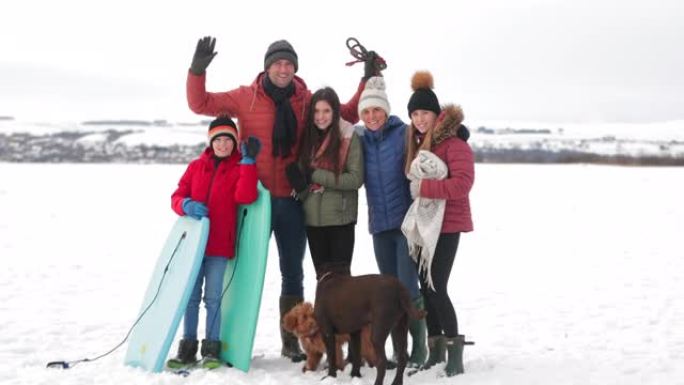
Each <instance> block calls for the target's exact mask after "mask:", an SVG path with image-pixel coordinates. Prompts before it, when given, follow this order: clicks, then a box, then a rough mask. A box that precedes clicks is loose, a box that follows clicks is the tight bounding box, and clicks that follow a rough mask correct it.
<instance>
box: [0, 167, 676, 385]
mask: <svg viewBox="0 0 684 385" xmlns="http://www.w3.org/2000/svg"><path fill="white" fill-rule="evenodd" d="M183 169H184V166H178V165H173V166H170V165H106V164H105V165H85V164H83V165H72V164H61V165H53V164H9V163H2V164H0V256H1V257H0V258H1V259H0V260H1V261H2V264H3V268H2V269H0V314H1V315H2V316H1V321H2V322H0V383H2V384H31V385H35V384H68V385H75V384H98V385H121V384H193V385H195V384H247V385H256V384H259V385H262V384H278V385H288V384H320V383H323V384H326V385H330V384H335V383H340V384H353V385H362V384H371V383H372V382H373V380H374V378H375V370H373V369H368V368H363V369H362V374H363V375H364V377H363V378H362V379H354V380H352V379H351V378H350V377H349V369H347V371H346V372H345V373H344V374H341V375H339V377H338V378H337V379H325V380H323V381H320V379H321V377H323V375H324V373H323V372H317V373H306V374H302V373H301V370H300V369H301V364H292V363H289V362H287V361H285V360H284V359H282V358H280V356H279V347H280V343H279V334H278V328H277V318H278V316H277V313H278V305H277V303H278V295H279V287H280V278H279V272H278V264H277V254H276V253H275V252H274V248H273V247H272V248H271V255H270V258H269V265H268V270H267V273H266V274H267V277H266V284H265V289H264V298H263V301H262V308H261V314H260V319H259V325H258V329H257V336H256V343H255V348H254V356H255V358H254V360H253V365H252V369H251V370H250V372H249V373H246V374H245V373H243V372H241V371H239V370H236V369H229V368H221V369H218V370H215V371H210V372H209V371H203V370H198V371H195V372H193V374H192V375H190V376H189V377H187V378H182V377H179V376H176V375H173V374H169V373H163V374H151V373H147V372H144V371H142V370H140V369H133V368H129V367H126V366H124V365H123V355H124V352H125V346H124V347H122V348H120V349H119V350H117V351H115V352H114V353H113V354H111V355H109V356H107V357H105V358H102V359H101V360H98V361H95V362H92V363H82V364H79V365H77V366H76V367H74V368H72V369H69V370H54V369H46V368H45V364H46V363H47V362H48V361H52V360H75V359H79V358H83V357H94V356H97V355H98V354H101V353H104V352H106V351H107V350H109V349H110V348H112V347H113V346H115V345H116V344H117V343H118V342H119V341H120V340H121V339H122V338H123V336H124V335H125V333H126V332H127V330H128V328H129V327H130V325H131V323H132V322H133V321H134V319H135V316H136V314H137V312H138V310H139V306H140V301H142V295H143V292H144V289H145V288H146V286H147V282H148V279H149V275H150V272H151V269H152V267H153V265H154V263H155V260H156V258H157V254H158V252H159V249H160V248H161V245H162V243H163V241H164V239H165V237H166V233H167V231H168V230H169V229H170V228H171V226H172V224H173V222H174V219H175V214H173V213H172V212H171V209H170V207H169V206H170V203H169V201H170V199H169V197H170V194H171V192H172V191H173V189H174V187H175V184H176V183H177V180H178V178H179V177H180V175H181V173H182V171H183ZM476 173H477V177H476V183H475V187H474V189H473V191H472V195H471V196H472V206H473V213H474V221H475V232H473V233H469V234H467V235H465V236H464V237H463V238H462V244H461V247H460V250H459V252H458V255H457V257H456V262H455V266H454V270H453V274H452V280H451V282H450V286H449V289H450V293H451V295H452V299H453V300H454V302H455V306H456V309H457V312H458V316H459V325H460V328H461V331H462V332H463V333H465V334H466V335H467V336H468V337H469V338H470V339H472V340H474V341H476V345H475V346H472V347H467V348H466V353H465V368H466V374H465V375H462V376H458V377H455V378H452V379H446V378H438V372H439V370H440V368H434V369H432V370H430V371H427V372H422V373H419V374H417V375H415V376H413V377H407V378H405V383H406V384H419V385H420V384H433V383H442V384H447V383H449V384H457V383H458V384H478V385H481V384H521V385H529V384H553V385H562V384H602V385H605V384H616V385H617V384H619V385H624V384H654V385H655V384H684V297H683V296H682V293H684V251H683V250H684V249H683V248H682V246H681V240H682V235H683V234H684V205H683V204H682V201H681V199H682V197H683V196H684V184H682V183H681V181H682V180H684V168H669V167H662V168H648V167H640V168H624V167H613V166H586V165H564V166H559V165H542V166H540V165H485V164H478V165H476ZM361 205H362V206H364V207H362V208H361V210H360V212H361V217H360V218H359V225H358V226H357V242H356V248H355V255H354V262H353V266H352V270H353V273H355V274H362V273H368V272H376V271H377V269H376V265H375V261H374V258H373V253H372V242H371V239H370V237H369V235H368V233H367V227H366V213H365V200H364V199H362V200H361ZM312 270H313V269H312V266H311V263H310V260H309V257H308V256H307V260H306V274H307V275H306V294H307V297H308V298H309V299H313V298H312V297H313V293H314V283H315V282H314V280H313V274H312ZM175 349H176V345H175V343H174V346H173V348H172V350H175ZM393 375H394V372H393V371H389V372H388V377H387V378H386V379H385V383H386V384H389V383H390V381H391V379H392V378H393Z"/></svg>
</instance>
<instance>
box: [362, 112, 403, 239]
mask: <svg viewBox="0 0 684 385" xmlns="http://www.w3.org/2000/svg"><path fill="white" fill-rule="evenodd" d="M357 132H359V133H360V134H361V143H362V144H363V163H364V172H365V176H364V180H365V184H366V199H367V201H368V230H369V231H370V233H371V234H377V233H379V232H382V231H387V230H393V229H399V228H401V223H402V221H403V220H404V216H405V215H406V211H408V208H409V206H410V205H411V202H412V201H413V200H412V199H411V193H410V191H409V181H408V179H406V175H405V174H404V156H405V155H404V154H405V152H406V123H404V122H402V121H401V119H399V118H398V117H396V116H394V115H390V117H389V118H388V119H387V122H386V123H385V125H384V126H383V127H381V128H380V129H379V130H377V131H370V130H368V129H366V128H365V127H360V128H358V129H357Z"/></svg>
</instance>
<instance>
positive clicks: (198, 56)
mask: <svg viewBox="0 0 684 385" xmlns="http://www.w3.org/2000/svg"><path fill="white" fill-rule="evenodd" d="M214 46H216V38H213V37H211V36H205V37H203V38H201V39H199V40H198V41H197V48H195V55H194V56H193V57H192V64H190V72H192V73H193V74H195V75H204V72H205V71H206V70H207V67H209V63H211V61H212V60H213V59H214V56H216V54H217V53H218V52H214Z"/></svg>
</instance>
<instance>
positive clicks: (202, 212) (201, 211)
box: [183, 198, 209, 219]
mask: <svg viewBox="0 0 684 385" xmlns="http://www.w3.org/2000/svg"><path fill="white" fill-rule="evenodd" d="M183 212H184V213H185V215H187V216H190V217H193V218H195V219H201V218H202V217H206V216H207V215H208V214H209V209H207V206H205V205H204V203H201V202H197V201H193V200H192V199H190V198H185V199H184V200H183Z"/></svg>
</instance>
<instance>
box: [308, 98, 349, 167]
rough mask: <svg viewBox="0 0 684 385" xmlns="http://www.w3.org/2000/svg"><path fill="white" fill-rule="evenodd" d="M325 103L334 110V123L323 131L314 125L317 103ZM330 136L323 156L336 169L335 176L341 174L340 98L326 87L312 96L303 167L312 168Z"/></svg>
mask: <svg viewBox="0 0 684 385" xmlns="http://www.w3.org/2000/svg"><path fill="white" fill-rule="evenodd" d="M321 100H323V101H325V102H327V103H328V104H330V107H331V108H332V113H333V116H332V122H330V126H329V127H328V128H327V129H326V130H325V131H321V130H320V129H319V128H318V127H316V124H315V123H314V112H315V110H316V103H318V102H319V101H321ZM326 135H329V136H330V141H329V143H328V148H326V149H325V152H324V153H323V154H322V158H324V159H326V160H327V161H328V162H330V164H332V165H333V167H334V168H335V169H334V171H335V175H336V176H339V174H340V171H341V170H340V165H339V158H340V143H341V135H340V98H339V97H338V96H337V93H336V92H335V90H333V89H332V88H330V87H324V88H321V89H319V90H318V91H316V92H314V94H313V96H311V103H310V104H309V112H308V114H307V116H306V128H305V129H304V137H303V138H302V144H301V148H300V152H299V162H300V165H301V166H302V167H304V168H305V169H308V168H310V167H311V161H312V160H313V157H314V155H315V154H316V151H317V150H318V148H319V147H320V145H321V143H323V140H324V139H325V136H326Z"/></svg>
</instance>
